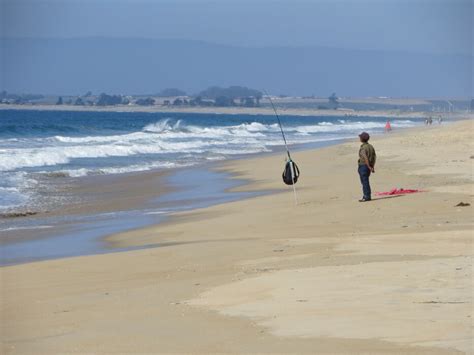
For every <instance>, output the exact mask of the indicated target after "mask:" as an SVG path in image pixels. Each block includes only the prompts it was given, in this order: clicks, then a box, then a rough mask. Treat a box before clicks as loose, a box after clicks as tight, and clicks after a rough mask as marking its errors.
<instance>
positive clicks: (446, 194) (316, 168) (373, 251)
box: [0, 121, 474, 354]
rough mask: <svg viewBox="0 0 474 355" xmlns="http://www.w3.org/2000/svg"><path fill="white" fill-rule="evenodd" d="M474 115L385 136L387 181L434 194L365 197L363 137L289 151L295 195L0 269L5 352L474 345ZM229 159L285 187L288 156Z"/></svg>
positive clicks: (217, 209)
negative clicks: (87, 251) (296, 178)
mask: <svg viewBox="0 0 474 355" xmlns="http://www.w3.org/2000/svg"><path fill="white" fill-rule="evenodd" d="M472 125H473V123H472V121H463V122H456V123H454V124H451V125H446V126H441V127H440V126H433V127H425V128H423V127H420V128H419V129H412V130H407V131H404V132H400V133H395V134H390V135H388V136H384V137H375V136H374V137H373V144H374V146H375V148H376V150H377V153H378V155H379V163H378V164H377V165H378V166H377V171H376V174H375V175H374V176H373V177H372V183H373V188H374V191H386V190H389V189H391V188H393V187H404V188H418V189H423V190H428V191H427V192H423V193H418V194H414V195H407V196H402V197H399V198H380V199H377V200H374V201H373V202H371V203H366V204H359V203H358V202H357V198H358V197H359V194H360V186H359V182H358V178H357V177H356V172H355V170H356V168H355V165H356V164H355V158H354V157H355V156H356V152H357V148H358V144H357V143H356V142H353V141H350V142H346V143H342V144H338V145H335V146H331V147H326V148H321V149H316V150H309V151H298V152H295V153H293V154H292V155H293V157H294V159H295V161H296V162H297V163H298V165H299V166H300V168H301V170H302V176H301V177H302V179H301V180H300V182H298V185H297V188H298V193H299V196H300V203H299V205H298V206H294V204H293V201H292V196H291V190H290V189H289V190H288V191H287V193H285V192H283V193H277V194H269V195H265V196H260V197H255V198H251V199H245V200H240V201H237V202H231V203H225V204H222V205H218V206H212V207H207V208H203V209H199V210H193V211H187V212H180V213H178V214H177V215H176V216H175V217H174V218H173V221H172V222H170V223H162V224H160V225H158V226H152V227H149V228H144V229H139V230H134V231H130V232H125V233H120V234H116V235H112V236H110V237H109V238H108V239H109V240H111V241H113V242H114V243H115V244H116V245H119V246H121V247H140V246H146V245H152V244H157V243H161V246H163V247H161V248H150V249H145V250H134V251H128V252H123V253H117V254H105V255H93V256H83V257H76V258H68V259H61V260H51V261H43V262H40V263H31V264H24V265H18V266H11V267H2V268H0V272H1V273H2V280H3V282H4V285H5V290H4V302H3V303H2V304H1V305H0V306H1V315H2V317H3V318H4V319H8V320H9V322H8V324H6V325H2V327H3V334H4V335H3V340H2V346H3V348H4V352H5V353H7V354H9V353H12V354H13V353H15V354H17V353H28V352H31V351H33V349H34V350H35V351H40V352H47V353H64V352H71V351H76V352H77V351H79V352H98V351H102V352H113V351H118V350H120V351H122V352H137V351H138V352H181V353H190V352H193V353H209V352H231V353H238V352H293V353H294V352H298V353H314V352H333V353H334V352H344V353H351V352H354V353H361V352H362V353H364V352H365V353H368V352H371V353H406V354H455V353H462V352H469V351H470V349H471V350H472V345H471V343H470V342H471V339H470V335H471V334H472V333H471V331H472V330H471V326H472V316H473V314H472V303H473V300H472V292H471V291H472V256H473V255H472V248H470V247H469V246H471V247H472V245H473V244H472V243H473V236H472V228H473V221H472V206H467V207H455V206H456V204H457V203H458V202H459V201H463V202H469V203H470V204H471V205H472V203H473V194H472V187H473V181H472V164H473V160H472V157H470V156H471V153H470V152H471V151H472V149H473V148H474V147H473V143H472V142H473V139H472ZM454 137H455V138H456V140H457V143H455V144H454V143H452V142H453V138H454ZM448 143H449V144H448ZM224 169H225V170H226V171H228V172H229V173H231V174H235V176H238V178H243V179H248V180H249V181H250V185H246V186H245V187H244V189H248V190H253V189H257V190H259V189H270V190H271V189H281V188H282V185H281V184H282V183H281V178H280V175H281V169H282V159H281V157H280V156H265V157H248V158H246V159H242V160H236V161H229V162H225V164H224ZM367 222H370V228H368V227H367ZM65 285H67V287H64V286H65ZM32 300H35V302H32ZM182 339H186V341H185V342H183V341H181V340H182Z"/></svg>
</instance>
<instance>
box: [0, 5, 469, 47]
mask: <svg viewBox="0 0 474 355" xmlns="http://www.w3.org/2000/svg"><path fill="white" fill-rule="evenodd" d="M0 1H1V4H2V9H1V10H2V11H1V22H2V34H1V35H2V37H33V38H38V37H43V38H44V37H47V38H76V37H115V38H116V37H134V38H136V37H138V38H167V39H173V38H175V39H176V38H179V39H195V40H203V41H208V42H213V43H220V44H230V45H238V46H308V45H311V46H330V47H337V48H359V49H383V50H402V51H417V52H429V53H464V54H471V55H472V41H473V16H474V6H473V1H472V0H312V1H311V0H286V1H285V0H154V1H152V0H0Z"/></svg>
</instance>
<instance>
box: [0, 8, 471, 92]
mask: <svg viewBox="0 0 474 355" xmlns="http://www.w3.org/2000/svg"><path fill="white" fill-rule="evenodd" d="M473 3H474V0H153V1H152V0H0V40H2V43H3V44H2V45H1V46H0V51H2V52H0V69H1V70H0V88H3V89H6V90H9V91H16V92H19V91H20V92H41V93H52V92H54V93H77V92H81V91H82V90H89V89H90V90H92V91H94V92H95V91H107V92H109V91H110V92H117V93H118V92H121V93H126V92H130V91H134V92H147V93H148V92H158V91H159V90H160V89H164V88H165V87H168V86H175V87H179V88H183V89H187V90H192V91H198V90H200V89H204V88H205V87H207V86H210V85H220V86H224V85H245V86H247V85H248V86H250V85H256V87H266V88H268V89H269V90H275V91H276V90H278V91H279V92H280V93H291V94H301V95H310V94H314V93H317V94H321V95H326V94H328V93H327V92H332V91H331V90H335V89H333V88H335V87H336V88H337V89H338V91H343V90H344V89H346V92H342V93H343V94H347V95H352V96H358V95H382V96H384V95H388V96H390V95H398V96H403V95H405V94H406V95H411V96H430V95H438V96H439V95H445V96H449V95H457V96H471V95H473V85H472V81H473V80H474V74H473V69H472V68H473V62H474V56H473V39H474V33H473V32H474V20H473V17H474V4H473ZM24 39H28V41H25V40H24ZM50 39H53V40H54V41H53V42H44V41H43V42H41V41H40V40H50ZM97 39H100V40H101V41H102V42H97ZM137 39H150V40H155V42H156V43H155V44H153V45H151V44H150V43H149V42H143V41H142V42H140V41H138V40H137ZM12 40H13V42H12ZM31 40H32V41H31ZM116 40H121V41H122V42H120V44H118V42H114V41H116ZM183 40H195V41H203V43H201V44H200V45H198V44H196V43H198V42H196V43H194V44H193V43H192V42H189V41H183ZM8 41H9V42H8ZM14 41H17V42H18V43H16V42H14ZM163 41H172V42H173V41H174V42H173V43H169V42H163ZM206 43H209V44H210V45H206ZM138 45H141V47H137V46H138ZM216 45H217V47H216ZM117 46H118V47H117ZM194 46H196V50H195V51H192V50H191V49H192V48H194ZM219 46H220V47H219ZM275 47H278V48H275ZM46 48H48V49H46ZM298 48H299V49H298ZM305 48H306V49H305ZM325 48H327V49H326V50H325ZM334 49H336V51H335V50H334ZM361 51H365V52H364V53H361ZM392 52H393V56H392V55H391V54H390V53H392ZM99 53H100V54H99ZM143 53H148V57H146V56H144V55H143ZM184 53H185V54H184ZM231 53H232V57H229V55H230V54H231ZM274 53H278V58H275V57H274V56H273V57H272V54H274ZM295 53H300V55H299V56H295ZM117 55H118V56H120V58H118V57H117ZM114 56H115V57H114ZM341 56H342V57H341ZM194 57H196V58H194ZM239 58H243V59H242V60H240V61H239ZM194 59H196V60H194ZM193 60H194V61H193ZM197 62H199V63H201V64H200V65H201V66H200V67H197V66H195V67H193V64H194V63H197ZM84 63H88V65H89V66H88V67H85V66H84ZM358 63H360V64H358ZM272 65H273V66H272ZM229 66H231V67H232V69H231V70H230V68H228V67H229ZM270 66H271V67H272V69H271V70H270V69H269V67H270ZM318 66H319V67H318ZM321 66H324V67H323V68H321ZM124 68H126V69H124ZM129 68H134V69H133V75H132V73H131V72H130V69H129ZM282 70H284V72H281V71H282ZM278 71H280V73H278ZM125 72H126V73H125ZM124 73H125V74H126V75H124ZM275 74H279V75H278V76H277V75H275ZM278 77H279V80H278ZM436 78H438V79H437V81H436V80H435V79H436ZM272 85H273V86H272Z"/></svg>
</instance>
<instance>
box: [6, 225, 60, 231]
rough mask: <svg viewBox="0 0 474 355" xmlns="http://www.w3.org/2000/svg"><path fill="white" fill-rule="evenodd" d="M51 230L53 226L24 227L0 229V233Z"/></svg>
mask: <svg viewBox="0 0 474 355" xmlns="http://www.w3.org/2000/svg"><path fill="white" fill-rule="evenodd" d="M48 228H53V226H48V225H43V226H25V227H8V228H3V229H0V232H7V231H14V230H29V229H48Z"/></svg>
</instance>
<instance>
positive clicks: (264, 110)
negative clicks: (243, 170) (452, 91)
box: [0, 104, 474, 120]
mask: <svg viewBox="0 0 474 355" xmlns="http://www.w3.org/2000/svg"><path fill="white" fill-rule="evenodd" d="M277 109H278V113H279V114H281V115H290V116H344V115H346V116H347V117H387V116H388V117H393V118H394V119H397V118H426V117H427V116H429V115H433V116H437V115H439V114H443V113H438V112H398V111H397V110H370V111H364V110H361V111H348V110H318V109H310V108H284V107H278V108H277ZM8 110H32V111H35V110H37V111H74V112H148V113H196V114H216V115H219V114H233V115H271V116H273V115H274V112H273V109H272V108H271V107H253V108H246V107H180V108H173V107H165V106H128V105H123V106H121V105H117V106H104V107H98V106H74V105H15V104H9V105H6V104H0V112H2V111H8ZM443 115H445V113H444V114H443ZM449 115H450V120H456V119H460V118H468V119H472V118H474V113H466V112H456V113H450V114H449Z"/></svg>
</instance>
